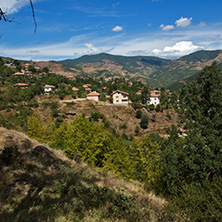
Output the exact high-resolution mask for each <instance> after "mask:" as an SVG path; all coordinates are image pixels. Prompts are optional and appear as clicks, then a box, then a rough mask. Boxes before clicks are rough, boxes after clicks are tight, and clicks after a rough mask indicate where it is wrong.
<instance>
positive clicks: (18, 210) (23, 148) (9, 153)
mask: <svg viewBox="0 0 222 222" xmlns="http://www.w3.org/2000/svg"><path fill="white" fill-rule="evenodd" d="M0 163H1V164H0V188H1V189H0V197H1V198H0V218H1V221H4V222H12V221H13V222H15V221H19V222H21V221H132V222H135V221H157V220H158V218H160V217H159V215H160V212H161V208H162V206H163V204H164V203H165V201H164V200H163V199H161V198H158V197H156V196H155V195H153V194H152V193H147V192H146V191H144V189H143V187H142V185H141V184H139V183H136V182H131V183H129V182H125V181H122V180H118V179H116V178H115V177H114V176H112V175H108V174H105V173H102V172H100V171H97V170H95V169H92V168H90V167H89V166H87V165H86V164H84V163H79V164H77V163H76V162H75V161H71V160H68V159H67V158H66V157H65V155H64V154H63V153H62V152H61V151H58V150H56V151H55V150H52V149H50V148H46V147H44V146H42V145H41V144H39V143H38V142H37V141H35V140H32V139H30V138H28V137H27V136H25V135H23V134H21V133H18V132H15V131H11V130H7V129H5V128H0Z"/></svg>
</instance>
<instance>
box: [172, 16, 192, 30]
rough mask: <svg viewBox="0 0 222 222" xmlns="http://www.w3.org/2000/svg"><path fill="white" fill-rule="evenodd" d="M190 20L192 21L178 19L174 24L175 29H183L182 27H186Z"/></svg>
mask: <svg viewBox="0 0 222 222" xmlns="http://www.w3.org/2000/svg"><path fill="white" fill-rule="evenodd" d="M192 19H193V18H192V17H191V18H189V19H188V18H183V17H181V18H180V19H178V20H176V22H175V24H176V25H177V27H182V28H184V27H187V26H189V25H190V24H191V20H192Z"/></svg>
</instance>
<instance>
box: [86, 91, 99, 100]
mask: <svg viewBox="0 0 222 222" xmlns="http://www.w3.org/2000/svg"><path fill="white" fill-rule="evenodd" d="M99 96H100V93H97V92H96V91H93V92H91V93H89V94H88V95H87V99H89V100H93V101H96V102H98V101H99Z"/></svg>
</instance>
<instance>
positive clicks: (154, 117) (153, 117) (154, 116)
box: [151, 113, 156, 122]
mask: <svg viewBox="0 0 222 222" xmlns="http://www.w3.org/2000/svg"><path fill="white" fill-rule="evenodd" d="M151 120H152V122H155V121H156V114H155V113H153V115H152V118H151Z"/></svg>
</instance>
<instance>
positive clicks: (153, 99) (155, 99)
mask: <svg viewBox="0 0 222 222" xmlns="http://www.w3.org/2000/svg"><path fill="white" fill-rule="evenodd" d="M159 97H160V91H159V90H153V91H150V101H149V105H152V104H153V105H155V106H157V105H158V104H159V103H160V99H159Z"/></svg>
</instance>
